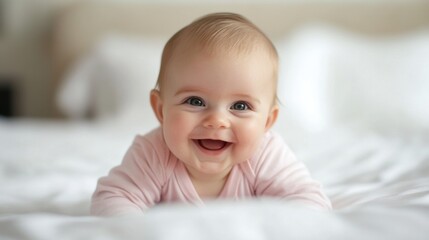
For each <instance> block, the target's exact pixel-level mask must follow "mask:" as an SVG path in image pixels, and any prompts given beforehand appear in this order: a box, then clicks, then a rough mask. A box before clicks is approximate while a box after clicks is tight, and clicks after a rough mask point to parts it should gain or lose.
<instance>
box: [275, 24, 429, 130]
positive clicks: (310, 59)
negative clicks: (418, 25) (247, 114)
mask: <svg viewBox="0 0 429 240" xmlns="http://www.w3.org/2000/svg"><path fill="white" fill-rule="evenodd" d="M279 49H280V50H279V54H280V57H281V60H282V61H281V67H280V81H279V95H280V99H281V101H282V102H283V103H284V105H285V107H284V108H285V111H286V112H287V115H288V117H290V118H292V120H290V121H292V122H294V123H295V124H297V125H299V126H301V127H303V128H305V129H307V130H309V131H320V130H323V129H329V128H332V127H335V126H338V125H353V126H356V125H359V126H364V127H366V128H370V129H375V130H382V131H414V130H416V131H422V130H425V131H428V130H429V110H428V109H429V94H428V91H429V67H428V66H429V31H421V32H414V33H409V34H407V35H405V34H404V35H401V36H392V37H390V38H387V37H386V38H369V37H364V36H359V35H356V34H352V33H348V32H344V31H341V30H338V29H335V28H332V27H326V26H325V27H322V26H313V27H307V28H303V29H302V30H300V31H298V32H297V33H295V34H294V35H292V37H291V38H290V39H287V40H285V42H283V45H282V46H281V47H280V48H279Z"/></svg>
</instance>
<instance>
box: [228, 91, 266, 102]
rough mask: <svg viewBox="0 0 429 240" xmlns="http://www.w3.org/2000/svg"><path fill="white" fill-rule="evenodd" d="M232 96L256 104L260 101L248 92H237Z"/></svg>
mask: <svg viewBox="0 0 429 240" xmlns="http://www.w3.org/2000/svg"><path fill="white" fill-rule="evenodd" d="M234 96H235V97H237V98H239V99H245V100H250V101H251V102H254V103H257V104H260V103H261V100H259V99H258V98H256V97H253V96H251V95H248V94H241V93H238V94H234Z"/></svg>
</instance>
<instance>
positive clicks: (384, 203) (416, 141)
mask: <svg viewBox="0 0 429 240" xmlns="http://www.w3.org/2000/svg"><path fill="white" fill-rule="evenodd" d="M147 128H149V127H148V126H147ZM146 130H147V129H145V128H139V127H130V126H128V127H124V126H118V125H115V124H113V123H109V122H46V121H35V120H14V121H6V120H0V148H1V151H0V172H1V174H0V182H1V184H0V238H1V239H287V238H290V239H316V238H317V239H405V238H407V239H426V238H427V236H428V235H429V229H428V228H427V226H428V223H429V137H428V136H425V135H423V134H422V135H419V134H409V135H404V134H402V135H386V134H381V133H377V132H374V131H360V130H359V131H358V130H353V129H352V128H343V129H341V128H338V129H331V130H330V131H327V132H319V133H317V134H313V135H311V136H310V135H307V136H306V137H305V139H302V138H301V139H299V140H298V138H295V137H293V136H289V135H287V134H286V132H282V134H283V135H284V136H285V138H286V139H287V140H288V142H290V145H291V147H292V148H293V149H294V150H295V152H296V154H297V156H298V158H300V159H301V160H302V161H304V162H305V164H306V165H307V166H308V167H309V169H310V171H311V173H312V175H313V177H314V178H315V179H317V180H319V181H320V182H321V183H322V184H323V186H324V188H325V190H326V193H327V194H328V196H329V197H330V198H331V200H332V203H333V207H334V210H333V211H332V212H320V211H316V210H312V209H308V208H305V207H303V206H298V205H292V204H290V203H289V204H288V203H287V202H280V201H278V200H275V199H250V200H248V201H243V202H229V201H214V202H209V203H208V204H207V206H206V207H203V208H198V207H193V206H188V205H181V204H163V205H160V206H158V207H156V208H153V209H151V210H150V211H149V212H148V213H147V214H146V215H145V216H144V217H131V216H130V217H124V218H112V219H103V218H96V217H91V216H89V215H88V208H89V201H90V197H91V194H92V192H93V190H94V188H95V184H96V181H97V179H98V177H100V176H102V175H105V174H106V173H107V171H108V170H109V169H110V168H111V167H112V166H114V165H116V164H118V163H119V162H120V161H121V158H122V155H123V154H124V153H125V151H126V149H127V148H128V146H129V144H130V143H131V141H132V139H133V137H134V134H136V133H138V132H145V131H146ZM278 131H281V130H278Z"/></svg>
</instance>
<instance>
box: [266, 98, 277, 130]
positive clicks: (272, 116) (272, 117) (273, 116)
mask: <svg viewBox="0 0 429 240" xmlns="http://www.w3.org/2000/svg"><path fill="white" fill-rule="evenodd" d="M278 115H279V107H278V106H277V104H276V105H274V106H273V107H271V109H270V112H269V113H268V117H267V122H266V123H265V131H268V130H270V128H271V127H272V126H273V125H274V123H275V122H276V121H277V116H278Z"/></svg>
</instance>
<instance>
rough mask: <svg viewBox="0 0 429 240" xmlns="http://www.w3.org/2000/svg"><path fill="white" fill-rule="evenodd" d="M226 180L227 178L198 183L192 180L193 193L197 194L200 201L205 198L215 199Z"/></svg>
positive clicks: (198, 181)
mask: <svg viewBox="0 0 429 240" xmlns="http://www.w3.org/2000/svg"><path fill="white" fill-rule="evenodd" d="M227 179H228V176H227V177H225V178H223V179H220V180H212V181H200V180H196V179H192V178H191V181H192V184H193V185H194V188H195V191H196V192H197V193H198V195H199V196H200V198H201V199H207V198H217V197H218V196H219V195H220V193H221V192H222V190H223V188H224V186H225V183H226V181H227Z"/></svg>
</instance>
